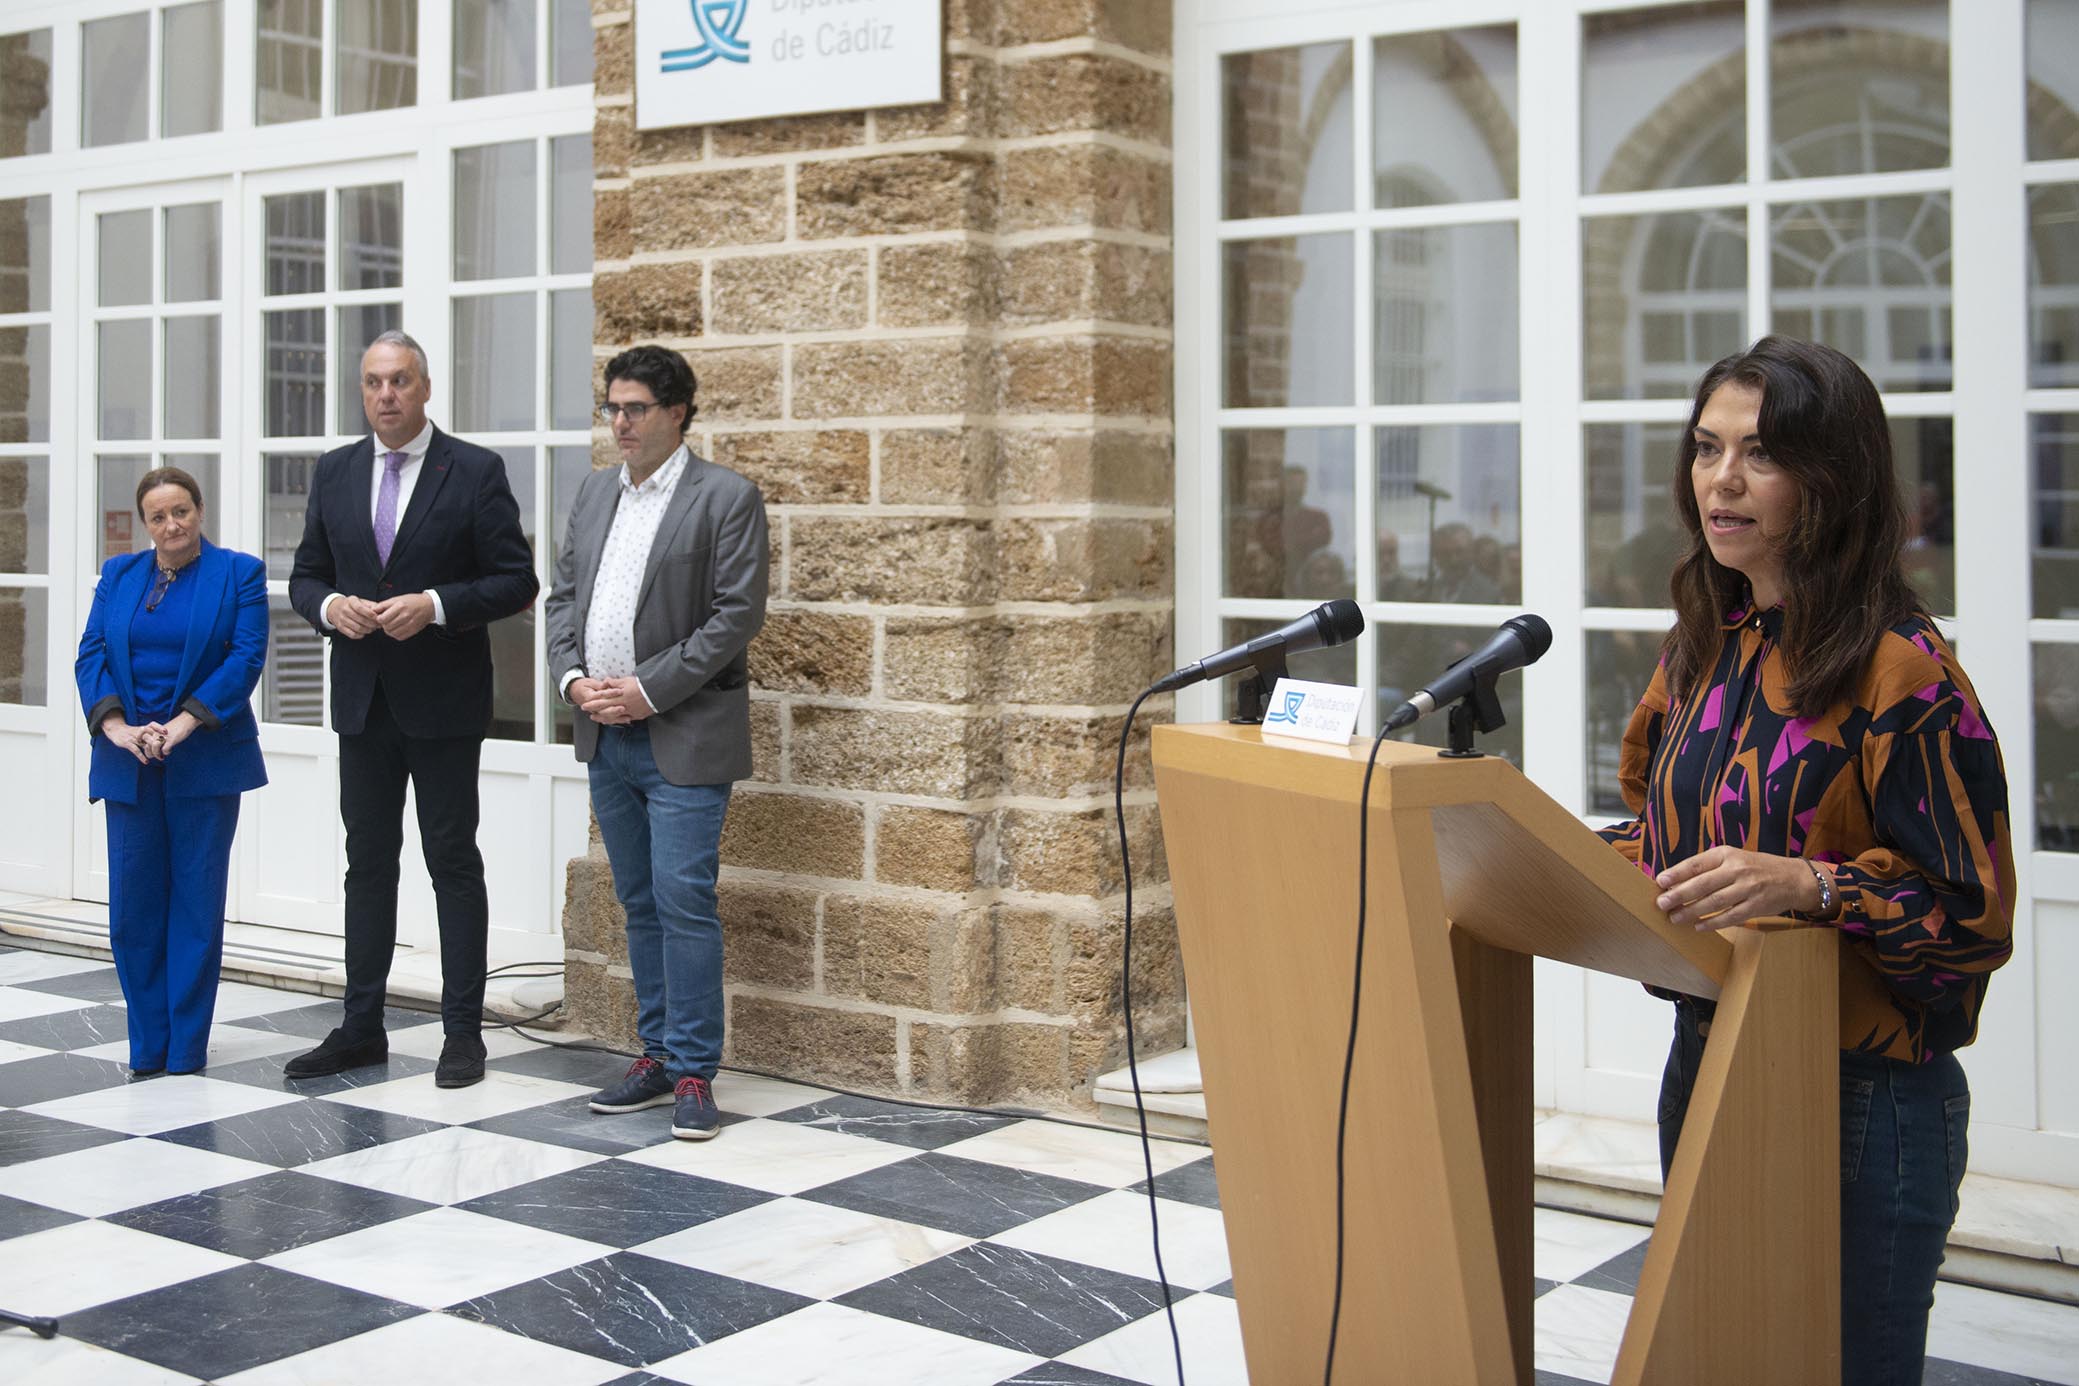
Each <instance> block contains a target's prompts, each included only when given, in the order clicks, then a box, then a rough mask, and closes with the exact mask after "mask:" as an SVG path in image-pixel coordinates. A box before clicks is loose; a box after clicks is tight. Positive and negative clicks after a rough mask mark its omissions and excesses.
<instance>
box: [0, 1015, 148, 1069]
mask: <svg viewBox="0 0 2079 1386" xmlns="http://www.w3.org/2000/svg"><path fill="white" fill-rule="evenodd" d="M129 1038H130V1012H128V1011H126V1010H124V1009H123V1008H122V1007H121V1006H82V1007H80V1008H79V1009H77V1010H71V1011H54V1012H53V1013H51V1014H50V1015H32V1016H29V1017H27V1018H25V1019H22V1020H10V1021H8V1022H7V1023H6V1024H4V1025H0V1040H10V1041H12V1042H13V1043H15V1044H33V1045H35V1046H37V1047H38V1048H40V1049H92V1048H93V1047H94V1046H95V1045H97V1044H113V1043H115V1042H116V1041H117V1040H123V1041H126V1042H127V1041H128V1040H129ZM5 1073H6V1068H5V1067H0V1075H4V1074H5Z"/></svg>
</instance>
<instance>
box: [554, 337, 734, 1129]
mask: <svg viewBox="0 0 2079 1386" xmlns="http://www.w3.org/2000/svg"><path fill="white" fill-rule="evenodd" d="M694 389H695V381H694V379H693V371H692V369H691V368H690V367H688V366H687V365H686V361H685V358H684V357H682V356H680V355H679V354H678V353H677V352H675V351H670V350H667V349H666V348H664V347H660V346H638V347H631V348H629V349H628V350H627V351H624V352H622V353H621V354H620V355H618V356H616V357H614V359H613V360H611V361H609V362H607V365H606V400H607V402H606V404H605V405H604V406H603V407H602V408H601V409H600V413H601V415H602V416H603V417H604V418H605V419H606V421H607V423H608V424H609V425H611V426H612V428H613V431H614V442H615V444H616V445H617V446H618V447H619V449H620V452H621V459H622V465H621V466H619V467H615V468H613V469H611V470H607V471H595V472H593V473H592V474H591V475H590V476H588V477H586V478H585V480H584V483H583V485H581V486H580V487H579V488H578V493H577V499H576V500H575V501H574V502H573V503H572V505H571V511H570V529H569V533H568V536H567V537H566V538H565V540H564V542H563V548H562V550H561V551H560V552H559V553H558V554H557V556H556V581H555V585H554V587H552V588H551V589H550V591H549V596H548V600H547V601H546V602H544V603H543V607H542V610H543V614H544V616H545V617H546V620H547V623H548V661H549V676H550V677H551V678H553V679H555V680H556V686H557V688H558V689H559V690H560V691H561V692H562V694H563V696H564V698H565V699H567V700H568V701H569V702H570V703H572V704H573V705H574V706H575V707H576V708H577V711H578V716H577V718H576V727H575V740H576V742H577V757H578V759H579V760H581V761H584V762H585V763H586V767H587V769H588V771H589V778H590V783H591V788H592V811H593V812H594V813H595V814H596V815H597V816H598V819H599V836H600V838H601V840H602V841H603V842H604V843H605V844H606V854H607V859H608V861H609V862H610V863H611V864H612V866H613V872H614V893H615V894H616V895H618V896H619V897H620V900H621V907H622V909H623V910H624V911H626V913H627V916H628V969H629V971H630V972H631V973H632V974H633V976H634V981H635V999H636V1017H635V1029H636V1033H637V1035H639V1036H640V1037H641V1039H642V1048H643V1053H642V1057H641V1058H639V1059H637V1060H636V1061H635V1063H634V1064H633V1065H631V1066H630V1068H629V1070H628V1074H627V1076H626V1077H625V1078H623V1079H622V1080H621V1081H620V1082H618V1083H615V1084H614V1085H612V1086H611V1087H608V1088H606V1089H605V1090H603V1091H601V1092H598V1093H596V1094H594V1095H593V1098H592V1110H593V1111H595V1112H633V1111H639V1110H641V1109H642V1108H644V1107H652V1106H659V1105H663V1104H665V1103H669V1104H671V1108H672V1116H671V1133H672V1135H674V1136H677V1137H679V1138H680V1139H682V1140H705V1139H707V1138H708V1137H710V1136H713V1135H714V1134H715V1133H716V1132H717V1131H718V1130H719V1129H720V1121H719V1114H718V1112H717V1111H716V1108H715V1100H714V1094H713V1092H712V1091H711V1090H710V1086H709V1085H710V1083H711V1081H712V1080H713V1078H714V1076H715V1068H716V1065H718V1064H719V1063H720V1062H721V1059H722V1023H723V1015H722V923H721V920H720V918H719V917H718V916H717V914H716V912H715V877H716V872H717V868H718V863H719V859H720V852H721V842H722V819H723V815H724V814H725V813H726V812H727V810H728V807H729V791H730V787H731V786H732V785H733V784H734V782H735V781H737V780H740V779H743V778H745V777H746V776H748V775H749V774H750V773H751V703H750V677H749V674H748V671H747V669H746V661H745V650H746V648H747V647H748V646H749V645H750V643H751V637H752V636H754V635H756V634H757V633H758V628H759V627H760V626H761V625H763V624H764V622H765V586H766V564H767V541H766V525H765V503H764V500H763V498H762V497H760V496H759V494H758V488H757V487H756V486H755V485H753V484H752V483H751V482H750V481H747V480H746V479H745V478H743V477H741V476H739V475H737V474H736V473H735V472H732V471H730V470H729V469H728V468H726V467H718V466H716V465H715V464H714V463H712V462H708V461H706V460H704V459H702V458H699V457H695V456H694V455H693V454H692V453H691V452H690V451H688V450H687V448H686V445H685V442H684V435H685V431H686V425H687V423H688V422H689V421H690V420H691V418H692V416H693V407H694V406H693V392H694Z"/></svg>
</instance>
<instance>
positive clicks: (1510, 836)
mask: <svg viewBox="0 0 2079 1386" xmlns="http://www.w3.org/2000/svg"><path fill="white" fill-rule="evenodd" d="M1369 749H1370V743H1369V742H1368V741H1366V742H1353V743H1351V744H1350V745H1349V746H1347V747H1345V746H1324V745H1319V744H1316V743H1311V742H1300V741H1285V740H1280V739H1278V738H1268V739H1266V738H1264V737H1263V736H1262V735H1261V734H1260V733H1259V732H1258V731H1257V730H1256V729H1255V728H1253V727H1231V726H1225V725H1212V726H1181V727H1179V726H1164V727H1157V728H1156V729H1155V733H1154V759H1155V783H1156V788H1157V795H1158V798H1159V800H1160V803H1161V810H1162V828H1163V834H1164V838H1165V840H1166V843H1167V847H1168V853H1169V864H1170V876H1171V880H1172V883H1173V886H1174V890H1175V896H1176V909H1177V923H1178V930H1179V933H1180V935H1181V939H1182V944H1183V950H1184V969H1185V974H1186V976H1187V977H1188V979H1189V983H1190V987H1191V1005H1192V1013H1193V1017H1194V1028H1195V1032H1196V1036H1197V1046H1198V1053H1199V1063H1200V1067H1201V1071H1202V1073H1203V1076H1204V1081H1205V1096H1206V1113H1207V1117H1208V1120H1209V1122H1210V1124H1211V1127H1212V1136H1213V1148H1214V1156H1215V1160H1216V1164H1217V1168H1218V1171H1219V1178H1220V1202H1221V1208H1222V1210H1223V1212H1224V1214H1225V1217H1226V1223H1227V1243H1228V1249H1229V1252H1230V1254H1231V1257H1232V1260H1233V1265H1234V1288H1235V1294H1236V1298H1237V1300H1238V1301H1239V1305H1240V1310H1241V1320H1242V1338H1243V1343H1244V1346H1245V1349H1246V1352H1247V1356H1248V1366H1249V1375H1250V1379H1251V1380H1252V1381H1254V1382H1256V1383H1257V1386H1285V1383H1291V1382H1301V1383H1305V1382H1318V1381H1320V1379H1321V1369H1322V1363H1323V1360H1324V1355H1325V1352H1326V1349H1327V1340H1328V1324H1329V1311H1330V1303H1331V1299H1332V1291H1333V1278H1334V1252H1335V1138H1336V1100H1337V1093H1338V1087H1339V1084H1340V1081H1341V1076H1342V1063H1343V1053H1344V1047H1345V1044H1346V1042H1347V1039H1348V1032H1349V1021H1350V981H1351V969H1352V963H1353V961H1354V953H1355V946H1356V915H1357V845H1358V844H1357V810H1358V796H1359V794H1360V792H1361V789H1362V786H1363V781H1364V764H1365V756H1366V754H1367V752H1368V751H1369ZM1370 835H1371V843H1370V858H1371V860H1370V871H1369V882H1368V889H1369V896H1370V899H1369V905H1368V909H1367V925H1366V942H1365V966H1364V997H1363V1015H1362V1020H1361V1024H1360V1029H1359V1033H1358V1042H1357V1054H1356V1062H1355V1068H1354V1071H1353V1075H1352V1079H1351V1090H1350V1119H1349V1141H1348V1146H1347V1151H1348V1154H1347V1180H1346V1184H1345V1197H1346V1216H1345V1228H1346V1255H1345V1268H1344V1289H1343V1312H1342V1323H1341V1328H1340V1331H1339V1336H1338V1344H1337V1350H1336V1370H1335V1380H1336V1381H1337V1382H1339V1383H1348V1386H1377V1383H1384V1382H1401V1381H1405V1382H1412V1383H1421V1384H1422V1386H1431V1383H1447V1382H1482V1383H1485V1382H1519V1383H1524V1386H1528V1383H1530V1381H1531V1379H1532V1372H1531V1298H1532V1289H1533V1286H1532V1275H1531V1191H1532V1184H1531V1179H1532V1176H1531V1121H1532V1104H1531V959H1532V958H1533V957H1544V958H1554V959H1557V960H1559V961H1562V962H1569V963H1576V964H1579V965H1580V966H1583V967H1590V968H1594V969H1596V970H1598V971H1601V972H1609V973H1614V974H1616V975H1619V976H1623V977H1631V978H1636V979H1638V980H1639V981H1642V982H1652V983H1655V984H1657V985H1660V986H1665V987H1672V988H1676V989H1679V990H1681V991H1684V992H1687V993H1689V994H1691V995H1694V996H1705V997H1716V998H1717V1000H1718V1013H1717V1017H1716V1019H1715V1020H1714V1021H1713V1024H1712V1029H1711V1034H1710V1040H1709V1043H1708V1044H1707V1046H1706V1048H1705V1054H1704V1062H1703V1069H1702V1072H1701V1074H1700V1075H1699V1078H1698V1081H1697V1085H1696V1090H1695V1092H1694V1094H1693V1096H1692V1098H1691V1101H1690V1106H1689V1114H1688V1118H1687V1121H1686V1123H1685V1125H1684V1128H1683V1132H1682V1143H1681V1148H1680V1149H1679V1150H1678V1151H1677V1153H1676V1157H1675V1165H1674V1170H1673V1172H1672V1174H1671V1175H1670V1177H1669V1179H1668V1183H1667V1189H1666V1192H1665V1194H1664V1196H1663V1198H1662V1201H1661V1210H1660V1219H1659V1222H1658V1224H1657V1225H1656V1227H1655V1229H1654V1232H1653V1239H1652V1242H1651V1244H1650V1246H1649V1247H1648V1250H1647V1254H1646V1263H1645V1268H1644V1271H1643V1272H1642V1273H1641V1275H1640V1278H1639V1286H1638V1292H1637V1296H1636V1298H1635V1300H1634V1302H1633V1307H1632V1313H1631V1320H1630V1323H1629V1324H1628V1326H1627V1328H1626V1331H1625V1335H1624V1343H1623V1347H1622V1349H1621V1351H1620V1354H1619V1356H1618V1359H1617V1370H1616V1375H1615V1377H1614V1378H1613V1380H1614V1381H1615V1382H1617V1383H1638V1382H1648V1383H1655V1382H1678V1383H1684V1386H1690V1384H1691V1383H1695V1384H1696V1386H1708V1384H1709V1383H1718V1382H1723V1383H1728V1386H1733V1384H1734V1383H1737V1386H1751V1383H1759V1382H1780V1383H1793V1384H1794V1386H1811V1384H1814V1383H1821V1382H1827V1381H1837V1380H1838V1379H1839V1375H1840V1247H1839V1239H1840V1213H1839V1207H1840V1186H1839V1177H1840V1175H1839V1169H1840V1155H1839V1144H1840V1132H1839V1126H1838V1111H1837V1102H1838V1096H1839V1090H1838V1083H1839V1049H1838V1045H1839V1039H1838V1029H1837V1019H1836V1016H1837V1005H1838V997H1837V992H1836V987H1837V976H1838V972H1837V969H1838V966H1839V959H1838V947H1839V945H1838V936H1837V935H1836V934H1835V932H1834V931H1833V930H1831V929H1783V930H1782V931H1780V932H1764V931H1754V930H1744V929H1742V930H1727V931H1726V932H1725V933H1723V934H1718V933H1711V932H1705V933H1697V932H1695V931H1693V930H1690V929H1684V928H1678V927H1675V926H1672V925H1670V924H1669V923H1668V922H1667V920H1666V917H1665V916H1664V915H1662V914H1661V913H1660V911H1659V910H1657V909H1655V908H1654V905H1653V900H1654V896H1655V894H1656V891H1655V890H1654V887H1653V884H1652V882H1651V881H1649V880H1648V879H1647V878H1646V877H1645V876H1644V875H1642V874H1641V873H1640V872H1639V871H1638V870H1637V869H1636V868H1635V867H1633V866H1632V865H1631V864H1630V863H1629V862H1627V861H1625V860H1624V859H1623V858H1621V857H1620V856H1618V854H1617V853H1616V852H1614V851H1612V850H1611V849H1610V848H1609V847H1608V846H1607V845H1606V844H1605V843H1604V842H1603V841H1602V840H1601V839H1600V838H1598V837H1597V836H1596V835H1595V834H1594V833H1592V832H1590V831H1589V830H1588V829H1587V828H1586V827H1584V826H1583V825H1582V824H1581V822H1580V820H1578V819H1577V818H1575V817H1574V815H1573V814H1571V813H1569V812H1568V811H1567V810H1565V809H1563V808H1561V807H1560V806H1559V805H1558V804H1556V803H1554V802H1553V801H1552V800H1551V799H1549V798H1547V797H1546V796H1545V795H1544V794H1543V793H1542V792H1540V791H1539V790H1538V789H1537V787H1536V786H1534V785H1532V784H1531V783H1530V781H1528V780H1526V779H1525V778H1524V777H1523V776H1522V774H1521V773H1520V772H1518V771H1517V770H1516V769H1515V768H1514V767H1512V766H1511V765H1509V764H1508V763H1507V762H1506V761H1503V760H1500V759H1497V758H1493V757H1485V758H1480V759H1474V760H1451V759H1446V758H1443V757H1440V756H1438V754H1437V753H1436V752H1435V751H1434V750H1433V749H1431V748H1428V747H1422V746H1409V745H1405V744H1402V743H1398V742H1387V743H1386V744H1385V745H1384V746H1382V747H1381V748H1380V751H1379V759H1378V766H1377V770H1376V773H1375V774H1374V776H1373V779H1372V793H1371V821H1370ZM1786 922H1787V921H1786ZM1640 1057H1641V1061H1642V1062H1645V1061H1647V1060H1648V1059H1650V1060H1651V1061H1652V1062H1653V1063H1654V1064H1656V1065H1657V1064H1658V1063H1659V1062H1660V1057H1661V1056H1660V1054H1659V1053H1655V1054H1653V1055H1650V1056H1649V1055H1641V1056H1640Z"/></svg>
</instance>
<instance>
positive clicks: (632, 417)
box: [599, 404, 662, 425]
mask: <svg viewBox="0 0 2079 1386" xmlns="http://www.w3.org/2000/svg"><path fill="white" fill-rule="evenodd" d="M661 407H662V406H661V405H655V404H602V405H600V406H599V417H600V419H601V420H602V421H603V422H605V423H608V424H611V423H612V422H613V421H614V420H615V419H616V418H619V417H621V416H622V415H626V416H627V419H628V422H630V423H632V424H638V425H639V424H641V423H642V421H643V420H644V419H646V418H648V417H649V416H650V411H651V410H652V409H658V408H661Z"/></svg>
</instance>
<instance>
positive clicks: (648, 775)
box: [587, 722, 730, 1079]
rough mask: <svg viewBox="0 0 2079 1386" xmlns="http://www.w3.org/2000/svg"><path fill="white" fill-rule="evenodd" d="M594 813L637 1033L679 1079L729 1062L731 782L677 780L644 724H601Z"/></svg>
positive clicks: (593, 770) (707, 1074)
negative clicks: (619, 918) (725, 846)
mask: <svg viewBox="0 0 2079 1386" xmlns="http://www.w3.org/2000/svg"><path fill="white" fill-rule="evenodd" d="M587 769H588V771H589V773H590V776H591V782H592V811H593V812H594V813H595V814H597V815H598V817H599V836H600V838H601V840H602V841H604V842H605V844H606V857H607V861H608V862H609V863H610V864H611V865H612V867H613V871H614V894H615V895H617V896H619V897H620V901H621V908H622V910H623V911H624V912H626V914H627V916H628V970H629V971H631V972H633V973H634V974H635V1007H636V1010H635V1032H636V1034H637V1035H639V1036H641V1038H642V1049H643V1053H645V1054H647V1055H648V1056H649V1057H650V1058H652V1059H655V1060H656V1061H657V1062H658V1063H660V1064H663V1065H664V1067H665V1070H666V1071H667V1072H669V1073H670V1074H671V1076H672V1077H673V1078H674V1079H678V1078H713V1077H714V1076H715V1068H716V1066H717V1065H718V1064H720V1063H721V1061H722V1005H723V1002H722V921H721V919H720V917H719V916H718V915H717V914H716V913H715V874H716V871H717V870H718V868H719V866H720V861H721V851H722V818H723V815H724V814H725V813H726V812H727V811H728V808H729V789H730V786H729V785H728V784H726V783H724V784H693V785H685V784H673V783H671V782H670V781H669V780H667V779H665V778H664V776H663V775H662V774H661V773H660V772H659V771H658V769H657V758H656V756H655V755H653V754H652V753H651V751H650V731H649V728H648V727H646V726H644V725H643V724H642V723H640V722H637V723H634V724H632V725H630V726H625V727H622V726H613V727H601V728H600V729H599V749H598V750H597V752H596V753H595V754H594V755H593V757H592V761H591V764H590V765H589V766H588V767H587Z"/></svg>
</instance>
